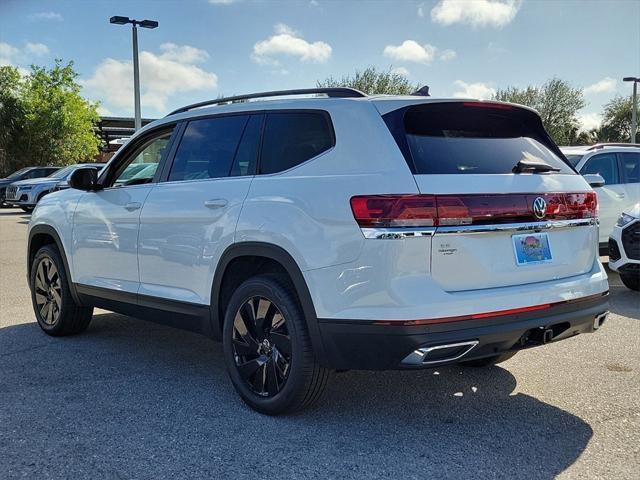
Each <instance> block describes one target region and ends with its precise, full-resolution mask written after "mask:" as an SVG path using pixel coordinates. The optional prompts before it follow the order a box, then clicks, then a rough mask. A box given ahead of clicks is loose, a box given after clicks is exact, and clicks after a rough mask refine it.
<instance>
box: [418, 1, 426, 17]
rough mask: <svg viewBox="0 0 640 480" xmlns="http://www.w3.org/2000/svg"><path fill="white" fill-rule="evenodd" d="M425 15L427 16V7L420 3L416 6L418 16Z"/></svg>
mask: <svg viewBox="0 0 640 480" xmlns="http://www.w3.org/2000/svg"><path fill="white" fill-rule="evenodd" d="M426 15H427V7H426V6H425V4H424V3H420V4H419V5H418V16H419V17H425V16H426Z"/></svg>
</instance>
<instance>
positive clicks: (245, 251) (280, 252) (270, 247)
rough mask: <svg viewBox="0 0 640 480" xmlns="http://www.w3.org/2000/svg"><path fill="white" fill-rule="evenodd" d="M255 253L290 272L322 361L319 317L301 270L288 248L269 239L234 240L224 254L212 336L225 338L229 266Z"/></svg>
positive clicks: (215, 279) (216, 284) (217, 275)
mask: <svg viewBox="0 0 640 480" xmlns="http://www.w3.org/2000/svg"><path fill="white" fill-rule="evenodd" d="M256 257H258V258H261V259H266V260H268V261H269V262H275V264H277V265H279V266H280V267H281V268H282V270H283V271H284V272H286V274H287V275H288V277H289V279H290V280H291V283H292V285H293V288H294V289H295V292H296V294H297V297H298V299H299V301H300V306H301V307H302V312H303V314H304V316H305V320H306V322H307V329H308V331H309V336H310V338H311V343H312V345H313V349H314V353H315V355H316V358H317V359H318V361H320V362H321V363H324V359H325V354H324V347H323V344H322V339H321V336H320V329H319V327H318V317H317V315H316V310H315V307H314V306H313V300H312V298H311V294H310V292H309V288H308V287H307V283H306V281H305V279H304V276H303V275H302V271H301V270H300V267H299V266H298V264H297V263H296V261H295V260H294V258H293V257H292V256H291V255H290V254H289V253H288V252H287V251H286V250H285V249H283V248H282V247H279V246H277V245H274V244H270V243H266V242H241V243H235V244H233V245H231V246H229V247H228V248H227V249H226V250H225V251H224V253H223V254H222V256H221V258H220V261H219V262H218V266H217V268H216V271H215V274H214V277H213V286H212V289H211V307H212V308H211V330H212V332H213V337H214V338H216V339H218V340H220V339H221V338H222V323H223V322H224V312H223V307H224V302H223V298H222V293H223V288H224V283H225V282H224V281H225V274H227V271H228V267H229V266H230V265H232V263H233V262H234V261H237V260H239V259H242V258H256ZM227 280H228V278H227Z"/></svg>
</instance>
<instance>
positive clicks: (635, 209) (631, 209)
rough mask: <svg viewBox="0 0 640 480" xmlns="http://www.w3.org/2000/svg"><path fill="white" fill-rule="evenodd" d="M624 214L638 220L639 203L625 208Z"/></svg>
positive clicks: (639, 213)
mask: <svg viewBox="0 0 640 480" xmlns="http://www.w3.org/2000/svg"><path fill="white" fill-rule="evenodd" d="M624 213H626V214H627V215H631V216H632V217H636V218H640V203H636V204H635V205H634V206H633V207H629V208H627V209H626V210H625V211H624Z"/></svg>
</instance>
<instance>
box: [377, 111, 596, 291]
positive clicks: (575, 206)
mask: <svg viewBox="0 0 640 480" xmlns="http://www.w3.org/2000/svg"><path fill="white" fill-rule="evenodd" d="M384 119H385V122H386V123H387V126H388V127H389V129H390V130H391V132H392V133H393V135H394V138H395V139H396V142H397V143H398V145H399V147H400V149H401V150H402V153H403V155H404V156H405V158H406V160H407V163H408V164H409V167H410V168H411V170H412V172H413V174H414V178H415V181H416V183H417V185H418V189H419V191H420V193H421V195H419V196H415V195H414V196H413V200H412V201H409V202H408V204H409V207H408V210H407V213H405V215H408V216H411V217H416V218H414V220H413V225H417V224H419V223H420V220H419V217H431V220H430V221H428V223H430V224H431V225H432V226H433V227H435V228H434V229H433V236H432V249H431V251H432V253H431V272H432V276H433V279H434V280H435V281H436V282H437V283H439V284H440V285H441V286H442V288H443V289H444V290H446V291H464V290H476V289H484V288H493V287H505V286H513V285H523V284H530V283H536V282H544V281H549V280H554V279H560V278H567V277H571V276H575V275H580V274H584V273H586V272H589V271H590V270H591V268H592V267H593V262H594V261H595V255H596V245H597V225H596V222H595V216H596V214H597V200H596V196H595V193H594V192H592V191H591V188H590V187H589V186H588V185H587V183H586V182H585V181H584V180H583V179H582V177H581V176H580V175H578V174H577V173H576V172H575V171H574V170H573V168H572V167H571V166H570V165H568V164H567V163H566V162H565V161H564V159H563V158H562V154H561V153H560V151H559V150H558V148H557V146H556V145H555V144H554V143H553V141H552V140H551V139H550V137H549V136H548V134H547V133H546V132H545V130H544V128H543V126H542V123H541V121H540V118H539V116H538V115H537V114H536V113H535V112H533V111H531V110H529V109H526V108H523V107H517V106H512V105H509V104H502V103H493V102H477V101H473V102H471V101H461V102H430V103H421V104H413V105H409V106H405V107H403V108H400V109H396V110H393V111H391V112H389V113H387V114H386V115H384ZM412 202H413V203H412ZM405 203H407V202H405Z"/></svg>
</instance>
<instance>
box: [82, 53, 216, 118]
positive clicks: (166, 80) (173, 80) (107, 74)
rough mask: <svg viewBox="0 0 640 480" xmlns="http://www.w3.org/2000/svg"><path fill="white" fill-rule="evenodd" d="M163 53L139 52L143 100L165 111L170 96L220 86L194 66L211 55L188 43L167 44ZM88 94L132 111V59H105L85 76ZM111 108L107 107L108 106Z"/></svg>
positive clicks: (213, 74)
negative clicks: (86, 77) (91, 72)
mask: <svg viewBox="0 0 640 480" xmlns="http://www.w3.org/2000/svg"><path fill="white" fill-rule="evenodd" d="M160 49H161V50H162V53H160V54H159V55H158V54H155V53H152V52H148V51H143V52H141V53H140V85H141V90H142V92H141V97H140V102H141V104H142V105H143V106H144V107H148V108H152V109H154V110H155V111H157V112H162V111H164V110H166V104H167V100H168V99H169V97H170V96H171V95H174V94H176V93H181V92H189V91H197V90H207V91H209V96H212V94H211V91H212V90H214V89H215V88H216V87H217V85H218V77H217V75H216V74H215V73H213V72H208V71H206V70H204V69H202V68H200V67H199V66H197V65H195V63H198V62H200V61H202V60H204V59H205V58H207V57H208V54H207V53H206V52H205V51H203V50H200V49H198V48H195V47H191V46H189V45H175V44H173V43H165V44H163V45H161V47H160ZM80 83H81V85H82V86H83V87H84V89H85V90H86V92H87V94H88V95H89V96H91V97H92V98H94V99H96V100H100V101H102V102H103V103H104V104H106V105H107V106H108V107H111V108H114V109H115V108H117V109H121V110H122V109H124V110H126V111H131V109H132V107H133V65H132V63H131V61H129V60H116V59H113V58H106V59H104V60H103V61H102V62H100V64H99V65H98V66H97V67H96V69H95V70H94V72H93V75H92V76H91V77H89V78H88V79H82V80H81V81H80ZM108 107H104V108H105V109H106V108H108Z"/></svg>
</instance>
